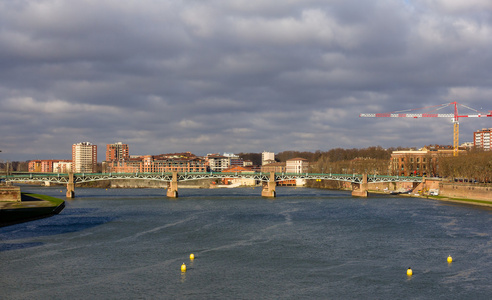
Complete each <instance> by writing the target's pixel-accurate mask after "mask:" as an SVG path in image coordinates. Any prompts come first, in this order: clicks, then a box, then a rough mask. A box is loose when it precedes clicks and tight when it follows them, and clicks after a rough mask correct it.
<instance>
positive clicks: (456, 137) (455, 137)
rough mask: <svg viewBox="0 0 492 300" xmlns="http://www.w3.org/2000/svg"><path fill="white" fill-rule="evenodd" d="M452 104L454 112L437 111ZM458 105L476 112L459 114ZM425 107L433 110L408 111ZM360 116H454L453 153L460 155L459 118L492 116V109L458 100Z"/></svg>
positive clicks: (361, 115)
mask: <svg viewBox="0 0 492 300" xmlns="http://www.w3.org/2000/svg"><path fill="white" fill-rule="evenodd" d="M450 106H454V114H439V113H435V112H436V111H437V110H440V109H443V108H445V107H450ZM458 106H460V107H464V108H467V109H469V110H472V111H474V112H475V113H476V114H473V115H460V114H458ZM424 109H431V110H430V111H429V112H427V113H421V114H416V113H407V112H413V111H416V110H424ZM359 117H365V118H415V119H417V118H452V120H453V151H454V152H453V155H454V156H456V155H458V146H459V135H460V123H459V118H482V117H492V111H489V113H488V114H487V113H483V112H480V111H478V110H476V109H473V108H470V107H468V106H465V105H463V104H459V103H458V102H451V103H446V104H441V105H435V106H428V107H422V108H416V109H408V110H402V111H395V112H389V113H382V114H360V115H359Z"/></svg>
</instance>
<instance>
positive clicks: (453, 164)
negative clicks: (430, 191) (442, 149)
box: [439, 151, 492, 183]
mask: <svg viewBox="0 0 492 300" xmlns="http://www.w3.org/2000/svg"><path fill="white" fill-rule="evenodd" d="M439 175H440V176H441V177H446V178H450V179H457V180H466V181H472V182H475V181H476V182H486V183H490V182H491V181H492V152H491V151H470V152H467V153H460V155H459V156H450V157H441V158H439Z"/></svg>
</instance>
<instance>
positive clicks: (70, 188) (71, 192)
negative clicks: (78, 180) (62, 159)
mask: <svg viewBox="0 0 492 300" xmlns="http://www.w3.org/2000/svg"><path fill="white" fill-rule="evenodd" d="M67 198H75V181H74V179H73V172H70V173H68V181H67Z"/></svg>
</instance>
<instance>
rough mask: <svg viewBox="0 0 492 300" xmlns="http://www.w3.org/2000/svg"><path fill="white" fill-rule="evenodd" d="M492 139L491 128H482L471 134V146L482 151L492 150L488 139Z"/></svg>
mask: <svg viewBox="0 0 492 300" xmlns="http://www.w3.org/2000/svg"><path fill="white" fill-rule="evenodd" d="M491 137H492V128H482V130H477V131H475V132H474V133H473V145H474V146H475V147H476V148H480V149H483V150H492V144H491V143H490V138H491Z"/></svg>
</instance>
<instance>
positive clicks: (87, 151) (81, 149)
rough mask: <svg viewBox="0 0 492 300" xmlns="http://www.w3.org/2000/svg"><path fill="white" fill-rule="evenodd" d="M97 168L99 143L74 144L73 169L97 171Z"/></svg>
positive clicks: (89, 171) (87, 171)
mask: <svg viewBox="0 0 492 300" xmlns="http://www.w3.org/2000/svg"><path fill="white" fill-rule="evenodd" d="M96 169H97V145H93V144H92V143H90V142H83V143H78V144H73V145H72V170H73V171H74V172H75V173H95V172H96Z"/></svg>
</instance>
